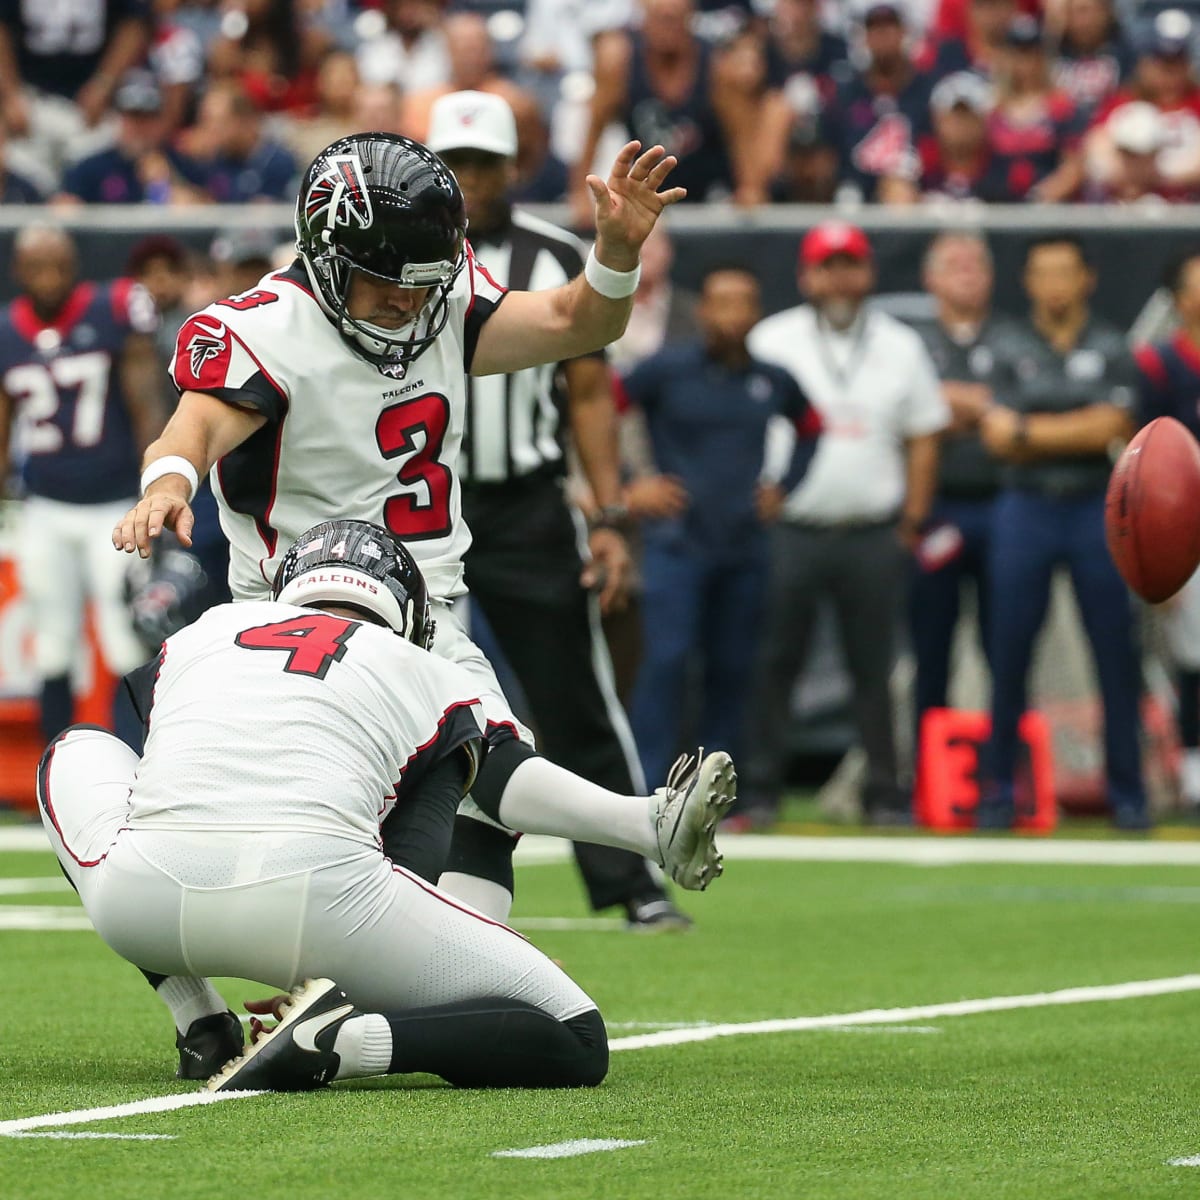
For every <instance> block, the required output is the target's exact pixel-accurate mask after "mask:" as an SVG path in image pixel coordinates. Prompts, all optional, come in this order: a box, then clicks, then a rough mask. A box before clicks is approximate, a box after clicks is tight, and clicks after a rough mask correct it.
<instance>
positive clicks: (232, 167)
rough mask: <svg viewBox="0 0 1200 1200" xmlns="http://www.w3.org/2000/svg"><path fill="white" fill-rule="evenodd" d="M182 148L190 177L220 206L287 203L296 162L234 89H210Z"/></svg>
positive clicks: (218, 85) (230, 85)
mask: <svg viewBox="0 0 1200 1200" xmlns="http://www.w3.org/2000/svg"><path fill="white" fill-rule="evenodd" d="M183 146H184V149H185V152H186V154H187V156H188V161H187V165H186V170H187V173H188V175H189V177H191V178H194V179H195V180H196V183H197V185H198V186H199V187H201V188H203V189H204V191H206V192H207V193H208V195H209V196H210V197H211V198H212V199H213V200H215V201H217V202H218V203H219V204H246V203H249V202H251V201H255V200H287V199H290V198H291V194H292V190H293V188H294V187H295V182H296V177H297V175H298V168H297V165H296V160H295V159H294V158H292V155H291V152H290V151H289V150H288V149H287V147H285V146H284V145H283V144H282V143H280V142H277V141H275V140H274V139H273V138H271V137H268V136H267V135H265V134H264V133H263V128H262V117H261V114H260V113H259V111H258V109H257V108H256V107H255V104H254V101H253V100H251V99H250V97H249V96H248V95H247V94H246V92H245V91H243V90H242V89H241V88H240V87H239V86H238V85H237V84H234V83H216V84H213V86H212V87H211V88H209V90H208V91H207V92H206V93H205V94H204V99H203V100H202V101H201V102H200V119H199V120H198V121H197V122H196V125H195V126H194V127H193V128H192V129H189V130H188V131H187V134H186V137H185V140H184V141H183Z"/></svg>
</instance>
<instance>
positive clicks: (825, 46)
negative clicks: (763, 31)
mask: <svg viewBox="0 0 1200 1200" xmlns="http://www.w3.org/2000/svg"><path fill="white" fill-rule="evenodd" d="M767 36H768V41H767V71H768V75H769V78H770V81H771V85H772V87H774V88H777V89H779V91H781V92H782V93H783V94H784V95H785V96H786V95H787V93H788V85H789V84H790V83H791V81H792V80H793V79H795V78H796V77H797V76H799V77H801V78H804V79H809V80H812V82H813V83H815V84H816V86H817V91H818V94H819V95H820V98H821V100H822V101H823V102H826V103H827V102H828V101H830V100H832V99H833V96H834V93H835V92H836V90H837V85H838V84H839V83H840V82H842V81H843V80H844V79H846V78H848V76H849V74H850V63H849V57H850V50H849V47H847V45H846V39H845V38H842V37H839V36H838V35H837V34H835V33H831V32H830V31H829V30H827V29H826V28H825V27H824V26H823V25H822V24H821V14H820V5H819V4H818V2H817V0H775V7H774V10H773V11H772V13H771V16H770V20H769V22H768V25H767Z"/></svg>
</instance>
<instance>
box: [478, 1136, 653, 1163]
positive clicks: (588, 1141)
mask: <svg viewBox="0 0 1200 1200" xmlns="http://www.w3.org/2000/svg"><path fill="white" fill-rule="evenodd" d="M644 1145H646V1139H645V1138H643V1139H642V1140H641V1141H636V1142H627V1141H625V1140H624V1139H622V1138H576V1139H575V1141H573V1142H552V1143H551V1144H550V1145H548V1146H527V1147H526V1148H525V1149H524V1150H493V1151H492V1157H493V1158H577V1157H578V1156H579V1155H580V1154H599V1153H600V1152H601V1151H604V1150H624V1149H626V1148H627V1147H628V1146H644Z"/></svg>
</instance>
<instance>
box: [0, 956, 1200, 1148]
mask: <svg viewBox="0 0 1200 1200" xmlns="http://www.w3.org/2000/svg"><path fill="white" fill-rule="evenodd" d="M1195 991H1200V975H1177V976H1174V977H1172V978H1169V979H1143V980H1138V981H1135V982H1132V983H1114V984H1106V985H1103V986H1099V987H1081V988H1063V989H1062V990H1060V991H1056V992H1033V993H1031V994H1029V995H1025V996H992V997H989V998H986V999H982V1000H954V1001H950V1002H949V1003H946V1004H924V1005H919V1006H914V1007H911V1008H871V1009H866V1010H864V1011H862V1012H854V1013H831V1014H829V1015H828V1016H822V1017H791V1018H786V1019H783V1020H774V1021H746V1022H742V1023H740V1024H724V1025H700V1026H689V1027H687V1028H683V1029H664V1030H660V1031H659V1032H657V1033H644V1034H635V1035H634V1036H632V1037H623V1038H614V1039H613V1040H612V1041H610V1042H609V1049H610V1050H645V1049H649V1048H650V1047H654V1046H678V1045H681V1044H683V1043H685V1042H707V1041H711V1040H712V1039H713V1038H720V1037H733V1036H735V1035H738V1034H770V1033H795V1032H799V1031H803V1030H808V1029H824V1030H840V1029H849V1028H852V1027H855V1026H876V1025H882V1026H898V1025H912V1024H913V1023H914V1022H917V1021H927V1020H932V1019H934V1018H936V1017H965V1016H971V1015H973V1014H976V1013H990V1012H1011V1011H1013V1010H1015V1009H1021V1008H1051V1007H1056V1006H1060V1005H1067V1004H1092V1003H1096V1002H1099V1001H1106V1000H1136V999H1140V998H1143V997H1147V996H1170V995H1175V994H1177V993H1180V992H1195ZM262 1094H263V1093H261V1092H184V1093H182V1094H177V1095H171V1096H151V1097H150V1098H149V1099H146V1100H134V1101H132V1102H131V1103H129V1104H116V1105H112V1106H111V1107H108V1108H85V1109H82V1110H80V1111H77V1112H59V1113H47V1114H45V1115H43V1116H37V1117H19V1118H17V1119H16V1120H12V1121H0V1137H11V1136H13V1135H15V1134H23V1133H25V1132H27V1131H30V1130H41V1129H50V1128H57V1127H61V1126H63V1125H83V1124H89V1123H91V1122H92V1121H109V1120H112V1119H114V1118H117V1117H133V1116H140V1115H142V1114H143V1113H152V1112H170V1111H172V1110H173V1109H177V1108H190V1107H192V1106H193V1105H196V1104H212V1103H216V1102H218V1101H221V1100H236V1099H240V1098H242V1097H245V1096H259V1095H262ZM571 1144H575V1143H556V1145H571ZM634 1144H639V1143H634ZM535 1148H537V1149H545V1147H535ZM599 1148H600V1149H610V1148H616V1147H609V1146H607V1145H604V1146H601V1147H599ZM581 1153H587V1151H581ZM545 1157H557V1156H550V1155H547V1156H545ZM1172 1162H1173V1165H1178V1166H1184V1165H1191V1164H1190V1163H1184V1162H1182V1161H1180V1162H1175V1160H1172ZM1198 1164H1200V1160H1198Z"/></svg>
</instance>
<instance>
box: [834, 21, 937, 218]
mask: <svg viewBox="0 0 1200 1200" xmlns="http://www.w3.org/2000/svg"><path fill="white" fill-rule="evenodd" d="M862 25H863V52H864V54H865V56H866V60H867V62H866V66H865V68H864V69H863V70H862V71H860V72H859V73H858V74H856V75H855V76H854V77H853V78H852V79H850V80H848V81H847V82H846V83H843V84H841V85H839V87H838V89H837V95H836V97H835V98H834V101H833V103H832V104H831V105H830V107H829V109H828V110H827V112H826V119H825V123H824V128H823V130H822V139H823V140H824V141H826V142H827V143H828V144H829V145H831V146H832V147H833V148H834V149H835V150H836V151H837V153H838V156H839V164H840V165H839V169H838V174H839V178H840V179H841V181H842V187H841V188H840V189H839V194H840V193H842V192H844V193H845V194H847V195H848V196H854V197H861V198H862V199H865V200H874V199H875V198H876V189H877V187H878V184H879V181H880V180H881V179H884V178H888V177H895V176H899V177H905V176H909V177H911V175H912V174H913V172H914V171H915V169H916V147H917V143H918V142H919V141H920V139H921V138H923V137H924V136H925V135H926V134H927V133H928V132H929V128H930V125H929V90H930V87H929V79H928V77H927V76H925V75H922V74H920V73H919V72H918V71H917V70H916V69H915V68H914V67H913V65H912V62H911V61H910V59H909V55H908V51H907V48H906V45H905V42H906V37H907V30H906V27H905V24H904V10H903V7H902V6H901V5H900V4H899V3H891V4H871V5H869V6H868V7H867V8H866V10H865V12H864V13H863V17H862Z"/></svg>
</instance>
